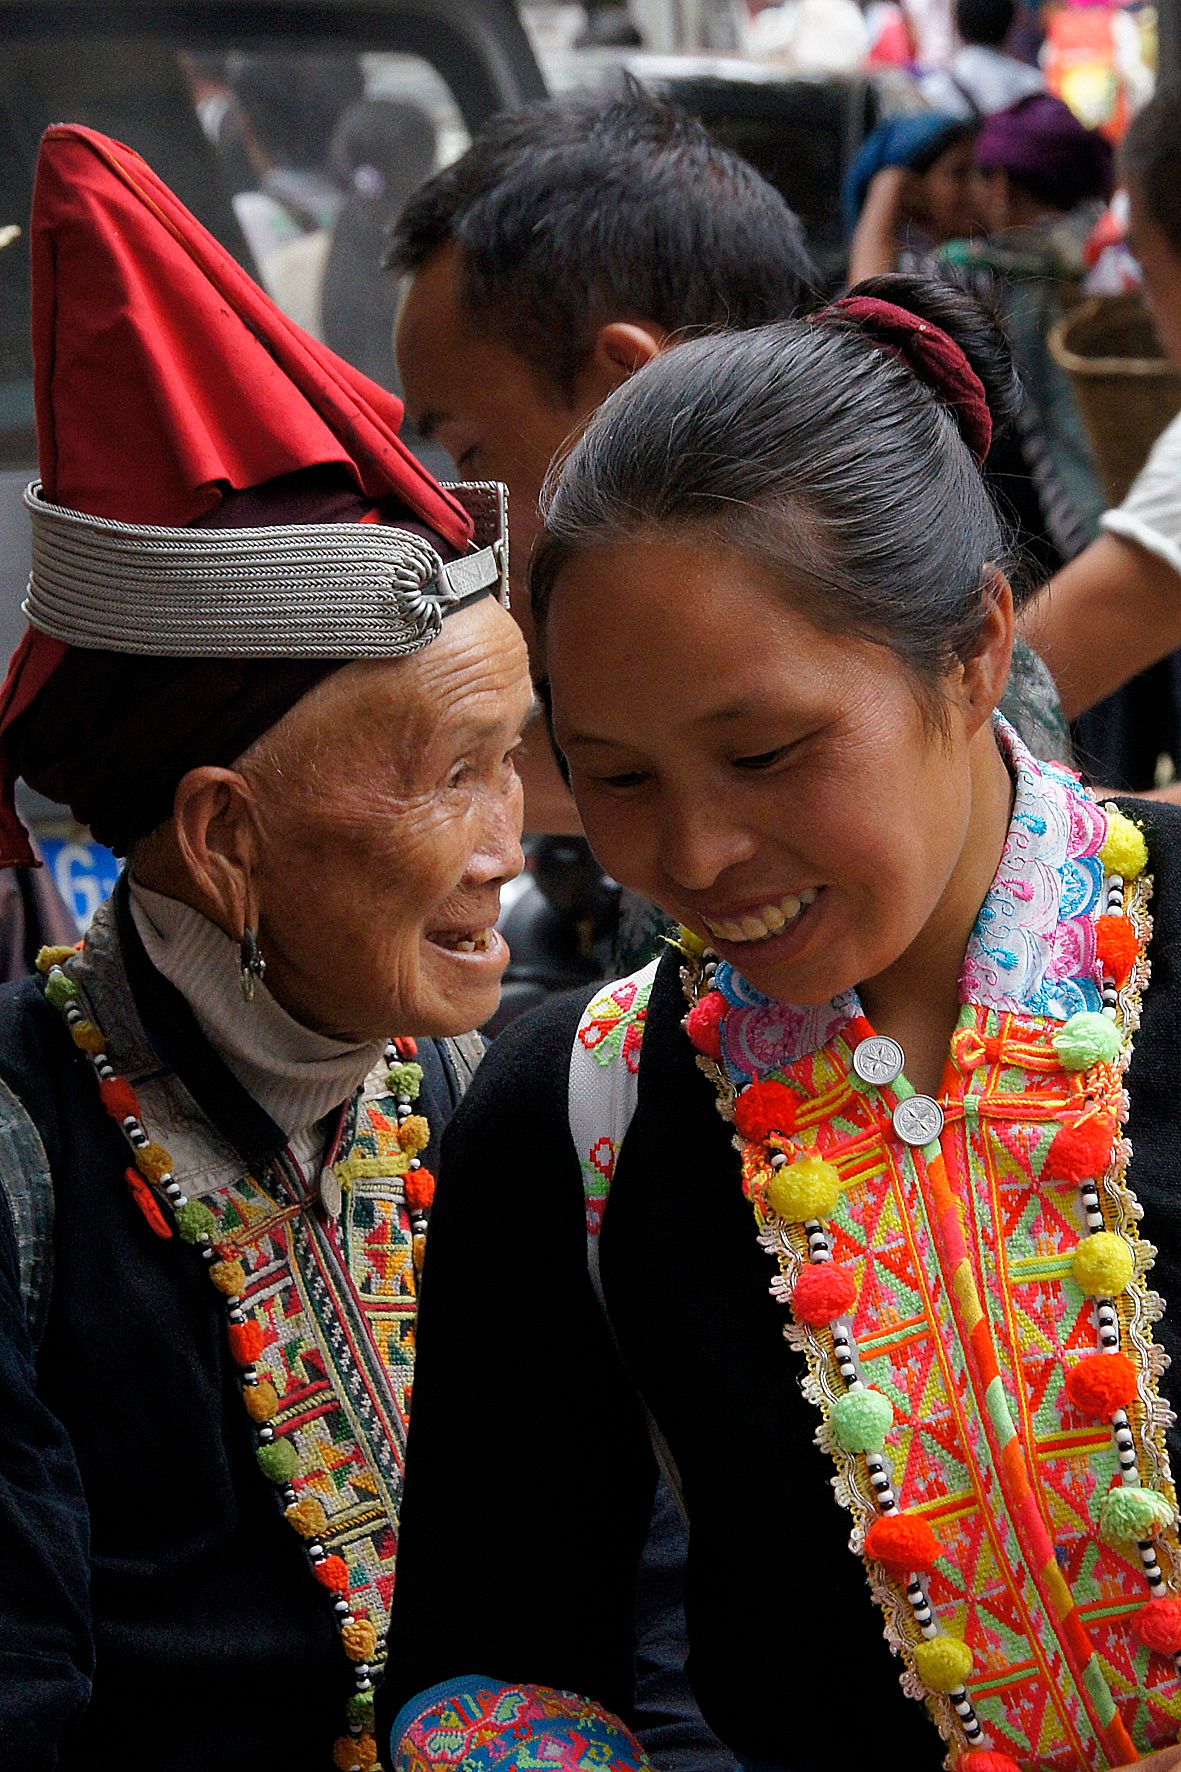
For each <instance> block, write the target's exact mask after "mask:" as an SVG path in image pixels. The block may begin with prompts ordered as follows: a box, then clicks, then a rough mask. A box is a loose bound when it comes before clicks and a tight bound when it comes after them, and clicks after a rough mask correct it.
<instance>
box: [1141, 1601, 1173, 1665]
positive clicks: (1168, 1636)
mask: <svg viewBox="0 0 1181 1772" xmlns="http://www.w3.org/2000/svg"><path fill="white" fill-rule="evenodd" d="M1132 1629H1133V1630H1134V1631H1135V1633H1136V1635H1137V1636H1138V1637H1139V1639H1140V1641H1141V1642H1142V1643H1143V1644H1144V1645H1145V1647H1146V1648H1148V1649H1154V1650H1155V1651H1156V1653H1157V1654H1158V1655H1177V1654H1179V1653H1181V1600H1177V1599H1172V1598H1170V1597H1168V1596H1167V1595H1166V1596H1162V1598H1161V1599H1159V1600H1150V1601H1149V1602H1148V1604H1147V1606H1141V1608H1140V1610H1139V1612H1136V1613H1134V1614H1133V1617H1132Z"/></svg>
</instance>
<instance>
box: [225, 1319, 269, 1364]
mask: <svg viewBox="0 0 1181 1772" xmlns="http://www.w3.org/2000/svg"><path fill="white" fill-rule="evenodd" d="M229 1338H230V1352H231V1354H233V1356H234V1358H235V1360H236V1361H237V1362H238V1364H239V1366H253V1364H254V1362H255V1360H257V1358H258V1356H259V1354H261V1352H262V1350H263V1346H264V1343H265V1341H266V1337H265V1336H264V1334H263V1328H262V1324H261V1323H231V1324H230V1327H229Z"/></svg>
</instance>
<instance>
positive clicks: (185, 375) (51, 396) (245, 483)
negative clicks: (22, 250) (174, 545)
mask: <svg viewBox="0 0 1181 1772" xmlns="http://www.w3.org/2000/svg"><path fill="white" fill-rule="evenodd" d="M31 232H32V239H31V254H32V265H33V356H34V362H35V365H36V369H35V375H36V389H35V392H36V402H37V433H38V443H39V449H40V458H41V479H42V482H43V483H44V486H45V490H46V494H47V496H48V497H49V498H51V499H53V500H54V501H55V502H56V503H58V504H64V505H68V506H69V507H70V508H71V509H72V510H79V511H87V512H89V513H90V515H92V516H96V517H113V518H116V519H117V520H119V521H121V522H124V523H132V522H134V523H165V524H184V523H192V522H193V521H194V520H195V519H196V518H198V517H201V516H203V515H204V514H205V513H206V512H208V511H210V510H212V509H213V508H214V507H215V506H216V505H217V504H218V503H219V502H220V500H221V497H222V494H223V492H224V491H226V490H227V489H228V488H236V489H238V490H244V489H245V488H247V487H251V486H260V485H262V484H263V483H264V482H265V481H267V480H275V479H278V478H279V477H280V476H281V475H284V474H291V473H294V472H296V471H298V470H299V469H301V468H308V467H314V466H323V465H327V464H329V463H339V464H341V465H342V466H343V467H345V468H346V469H347V470H348V471H349V472H350V473H352V474H353V475H354V476H355V478H356V482H357V485H358V487H359V488H360V490H361V491H362V492H364V493H366V494H367V495H368V496H369V497H370V498H371V499H373V501H374V502H375V503H377V502H379V501H380V500H382V499H384V498H388V497H391V496H393V497H396V498H398V499H400V500H402V501H403V502H404V503H406V504H407V505H408V506H409V507H410V508H411V510H412V511H414V512H415V513H416V514H417V515H418V516H420V517H421V518H422V519H423V520H424V521H425V522H427V523H429V524H430V525H431V527H432V528H434V529H437V530H438V531H439V533H440V534H441V535H442V536H443V537H444V538H445V539H446V540H447V541H449V542H451V543H452V544H453V545H454V546H456V547H460V548H463V547H465V546H466V544H467V543H468V542H469V541H470V540H471V536H472V524H471V520H470V518H469V517H468V516H467V514H466V513H465V512H464V511H463V510H462V509H461V507H460V506H459V505H458V504H457V503H456V501H455V500H454V499H453V498H451V497H450V496H449V494H447V493H445V492H444V491H443V489H442V488H441V487H440V486H439V485H438V483H437V482H436V481H435V480H434V479H433V478H432V476H431V475H430V474H428V473H427V471H426V469H425V468H424V467H422V466H421V464H420V463H419V462H417V461H416V460H415V459H414V457H413V456H412V455H411V453H410V451H409V450H408V449H407V448H406V446H405V444H404V443H402V442H401V441H400V439H399V437H398V435H397V432H398V427H399V425H400V424H401V422H402V402H401V401H400V400H398V399H396V398H395V397H394V395H393V394H389V393H387V392H386V391H385V389H383V388H379V387H378V386H377V384H376V383H375V382H371V381H370V380H369V379H368V378H367V377H366V376H363V375H361V374H359V373H358V371H357V370H355V369H352V368H350V367H349V365H348V364H346V363H344V362H343V361H342V360H341V359H340V358H339V357H337V356H334V354H333V353H332V352H331V351H329V350H326V349H325V347H324V346H323V345H321V344H318V343H317V342H316V341H315V340H314V339H312V338H309V336H308V335H307V333H305V332H303V331H301V329H300V328H299V327H298V326H296V324H295V323H294V321H292V320H289V319H288V318H287V316H286V315H285V314H283V313H282V312H281V311H280V310H279V309H278V308H277V307H276V306H275V304H274V302H272V301H271V300H270V298H269V297H268V296H266V295H264V293H263V291H262V290H261V289H260V288H259V287H258V285H257V284H256V283H255V282H254V280H253V279H252V278H251V277H250V276H248V275H247V273H246V272H245V271H244V270H243V269H242V267H241V265H239V264H238V263H237V261H236V260H235V259H233V258H231V257H230V255H229V253H228V252H226V250H225V249H224V247H222V246H219V245H218V243H217V241H216V240H215V239H214V238H213V236H212V235H211V234H209V233H207V232H206V230H205V229H204V228H203V227H202V226H201V224H200V223H199V222H198V221H197V220H196V219H195V218H194V217H193V216H192V215H190V214H189V212H188V210H187V209H185V207H184V205H183V204H182V203H181V202H180V201H179V200H178V199H177V198H176V197H175V196H174V195H173V194H172V192H171V191H170V190H169V189H168V187H167V185H165V184H163V183H162V182H161V181H160V179H158V178H157V177H156V175H155V173H154V172H153V171H152V169H151V167H150V166H148V165H147V163H146V162H145V161H144V160H141V159H140V157H139V155H138V154H136V153H134V152H133V151H132V149H130V148H126V147H123V146H122V145H121V144H120V143H119V142H114V141H111V140H110V139H109V137H107V136H104V135H100V134H99V133H98V131H97V130H93V129H83V128H81V127H80V126H79V125H78V124H73V123H62V124H57V125H55V126H54V127H53V128H52V129H49V130H47V131H46V134H45V137H44V139H43V141H42V145H41V157H40V160H39V162H38V166H37V182H36V186H35V188H34V194H33V219H32V230H31ZM115 414H117V415H118V423H117V424H115V423H113V422H112V419H113V417H114V415H115Z"/></svg>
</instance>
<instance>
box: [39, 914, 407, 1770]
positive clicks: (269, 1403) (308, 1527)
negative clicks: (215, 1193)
mask: <svg viewBox="0 0 1181 1772" xmlns="http://www.w3.org/2000/svg"><path fill="white" fill-rule="evenodd" d="M76 953H77V950H76V949H74V948H69V947H48V948H42V950H41V952H40V953H39V955H38V956H37V968H38V971H39V972H40V973H41V974H42V975H43V977H44V980H45V983H44V989H45V995H46V997H47V998H48V999H49V1001H50V1002H51V1003H52V1004H53V1005H54V1007H55V1008H57V1009H59V1010H60V1011H61V1013H62V1015H63V1017H64V1019H65V1022H66V1026H67V1027H68V1029H69V1033H70V1037H71V1039H72V1040H73V1042H74V1044H75V1046H77V1047H78V1048H79V1049H80V1050H81V1051H82V1052H84V1053H85V1054H86V1055H87V1057H88V1058H89V1060H90V1063H91V1066H92V1068H93V1070H94V1073H95V1076H96V1078H97V1081H98V1088H99V1094H100V1097H101V1099H102V1104H103V1106H104V1108H105V1109H106V1111H107V1113H108V1114H109V1115H110V1117H111V1118H112V1119H113V1120H114V1122H115V1123H116V1125H117V1126H118V1128H119V1130H120V1132H121V1133H122V1135H123V1137H124V1138H125V1139H126V1141H127V1144H128V1145H129V1146H130V1149H131V1156H132V1163H131V1165H130V1166H129V1167H128V1168H127V1170H126V1172H125V1179H126V1182H127V1186H128V1188H129V1190H130V1192H131V1196H132V1199H133V1200H134V1202H135V1204H136V1206H137V1207H138V1209H139V1211H140V1212H141V1213H142V1214H143V1217H144V1218H145V1220H146V1221H147V1223H148V1225H149V1226H150V1227H151V1229H152V1231H153V1232H154V1233H155V1235H156V1236H157V1237H159V1238H161V1239H162V1240H165V1241H167V1240H170V1239H172V1238H174V1237H175V1238H179V1240H180V1241H181V1242H182V1243H187V1244H189V1245H191V1246H192V1247H193V1248H194V1249H195V1250H196V1252H197V1253H198V1254H199V1256H200V1258H201V1260H202V1261H203V1263H204V1264H205V1265H206V1271H207V1273H208V1275H209V1278H210V1281H211V1282H212V1284H213V1286H214V1287H215V1288H216V1290H217V1292H218V1293H219V1294H220V1296H221V1298H222V1301H223V1304H224V1307H225V1312H226V1336H227V1341H228V1345H229V1350H230V1354H231V1357H232V1359H233V1361H234V1363H235V1365H236V1367H237V1368H238V1379H239V1383H240V1385H241V1388H242V1400H243V1403H244V1405H245V1409H246V1413H247V1416H248V1417H249V1419H250V1422H251V1424H252V1426H253V1430H254V1437H255V1458H256V1460H257V1463H258V1466H259V1469H260V1470H261V1471H262V1473H263V1475H264V1476H265V1477H266V1478H267V1479H268V1480H269V1481H270V1482H271V1483H273V1484H274V1485H275V1487H276V1489H277V1490H278V1493H279V1497H280V1500H281V1503H282V1507H283V1513H284V1517H285V1518H286V1520H287V1522H288V1524H289V1525H290V1526H291V1527H292V1529H293V1530H294V1531H295V1532H296V1533H297V1534H298V1535H299V1537H300V1538H301V1539H302V1541H303V1544H304V1549H305V1551H306V1554H307V1558H308V1565H309V1569H310V1571H311V1574H312V1576H313V1578H314V1579H315V1580H316V1582H317V1583H318V1584H319V1585H320V1586H321V1587H322V1588H324V1589H325V1590H326V1592H327V1594H328V1595H329V1598H330V1601H331V1604H332V1609H333V1613H334V1616H335V1618H336V1623H337V1626H338V1629H339V1633H340V1640H341V1644H342V1647H343V1649H344V1652H345V1654H346V1656H347V1657H348V1659H349V1661H350V1663H351V1664H352V1671H353V1684H354V1689H353V1692H352V1694H351V1695H350V1697H349V1699H348V1700H347V1703H346V1716H347V1733H346V1734H344V1735H342V1736H341V1737H339V1739H338V1740H337V1741H336V1743H335V1745H334V1748H333V1764H334V1766H335V1767H336V1768H337V1769H338V1772H370V1768H372V1767H374V1766H376V1765H377V1764H378V1757H379V1756H378V1751H377V1743H376V1740H375V1738H374V1735H373V1700H374V1682H373V1677H372V1676H373V1672H374V1668H373V1662H374V1660H375V1658H376V1657H377V1656H378V1655H379V1654H381V1653H384V1637H383V1634H382V1633H381V1632H379V1630H378V1628H377V1626H376V1625H375V1624H374V1623H373V1622H372V1620H371V1619H369V1618H366V1617H359V1616H357V1615H356V1614H355V1613H354V1611H353V1609H352V1606H351V1605H350V1600H349V1569H348V1564H347V1563H346V1562H345V1560H344V1558H343V1557H341V1556H336V1555H330V1554H329V1553H328V1551H327V1550H326V1548H325V1545H324V1543H323V1541H322V1534H323V1533H324V1531H325V1527H326V1525H327V1516H326V1514H325V1510H324V1507H323V1504H322V1503H321V1502H320V1501H318V1500H317V1499H316V1498H315V1497H314V1496H312V1495H307V1496H303V1497H301V1496H300V1494H299V1493H298V1490H297V1488H296V1480H297V1478H298V1476H299V1472H300V1456H299V1453H298V1451H297V1449H296V1447H295V1445H294V1444H293V1443H292V1441H291V1440H290V1439H289V1438H287V1437H285V1436H284V1435H282V1434H281V1433H278V1432H276V1429H275V1427H274V1426H273V1425H272V1423H273V1422H274V1419H275V1417H276V1416H277V1415H278V1413H279V1410H280V1399H279V1396H278V1393H277V1391H276V1389H275V1386H274V1384H273V1383H271V1381H270V1380H269V1379H267V1378H266V1377H264V1376H262V1375H261V1374H260V1373H259V1370H258V1367H257V1365H256V1362H257V1361H258V1359H259V1356H260V1355H261V1353H262V1352H263V1348H264V1345H265V1333H264V1329H263V1326H262V1323H261V1322H260V1321H258V1320H257V1318H255V1317H253V1316H252V1315H251V1314H250V1312H249V1310H248V1308H247V1306H246V1303H245V1298H244V1295H245V1293H246V1291H247V1286H248V1280H249V1275H248V1272H247V1269H246V1266H245V1263H244V1262H243V1260H242V1258H241V1256H240V1254H234V1253H232V1252H228V1251H224V1250H220V1249H219V1247H218V1242H217V1231H218V1221H217V1217H216V1214H215V1213H214V1212H213V1211H212V1209H211V1208H210V1207H209V1206H208V1205H207V1204H206V1203H205V1202H204V1201H202V1200H190V1199H189V1198H188V1197H187V1195H186V1194H185V1192H184V1189H183V1187H182V1186H181V1184H180V1183H179V1181H177V1179H176V1177H175V1176H174V1174H173V1163H172V1157H171V1155H170V1153H169V1152H168V1150H167V1149H166V1147H165V1146H164V1145H163V1144H160V1143H158V1142H157V1141H155V1140H154V1139H152V1138H151V1137H150V1135H149V1133H148V1131H147V1129H146V1128H145V1126H144V1123H143V1118H142V1114H141V1110H140V1103H139V1099H138V1096H137V1095H136V1092H135V1090H134V1089H133V1088H132V1086H131V1084H130V1083H129V1082H128V1081H127V1079H126V1078H124V1077H120V1076H119V1075H117V1073H116V1071H115V1068H114V1066H113V1065H112V1063H111V1061H110V1059H109V1057H108V1056H107V1041H106V1038H105V1036H104V1034H103V1032H102V1030H101V1028H99V1027H98V1025H97V1024H96V1023H95V1022H94V1021H93V1020H92V1019H91V1018H90V1017H89V1016H88V1015H87V1014H86V1012H85V1009H84V1007H83V1004H82V1000H81V992H80V990H79V987H78V985H77V983H76V981H75V980H74V979H73V978H71V977H70V975H69V973H68V971H67V970H66V967H67V966H68V965H69V963H70V961H71V960H73V959H74V958H75V957H76ZM417 1050H418V1049H417V1045H416V1043H415V1042H414V1041H413V1040H410V1039H395V1040H391V1041H389V1042H388V1043H387V1045H386V1049H385V1062H386V1066H387V1071H386V1083H387V1085H388V1087H389V1089H390V1091H391V1093H392V1095H393V1096H394V1099H395V1101H396V1104H397V1121H398V1124H397V1142H398V1145H399V1146H400V1147H401V1150H402V1151H403V1152H404V1153H405V1156H406V1159H407V1165H406V1168H407V1172H406V1174H405V1178H404V1194H405V1201H406V1208H407V1212H408V1215H409V1218H410V1226H411V1233H412V1237H413V1262H414V1267H415V1270H416V1272H421V1268H422V1262H423V1256H424V1253H425V1248H426V1234H427V1226H428V1222H429V1218H430V1209H431V1205H432V1203H433V1200H434V1194H435V1179H434V1176H433V1175H432V1174H431V1172H430V1171H429V1170H428V1169H427V1168H426V1167H425V1166H424V1165H423V1162H422V1158H421V1155H420V1153H421V1152H422V1151H424V1150H425V1149H426V1147H427V1145H428V1144H429V1142H430V1136H431V1133H430V1126H429V1124H428V1122H427V1120H426V1117H425V1116H424V1115H423V1114H420V1113H417V1112H416V1111H415V1107H414V1104H415V1102H416V1100H417V1099H418V1096H419V1093H420V1090H421V1086H422V1079H423V1071H422V1066H421V1065H420V1064H418V1063H417V1062H416V1059H417ZM373 1161H379V1160H378V1159H367V1158H359V1159H356V1158H355V1159H352V1162H351V1164H350V1163H344V1164H342V1165H340V1169H341V1170H342V1171H343V1173H341V1174H340V1182H341V1185H343V1186H345V1187H347V1186H349V1184H350V1180H351V1176H350V1173H349V1171H350V1169H354V1170H358V1171H361V1170H363V1168H364V1166H365V1165H366V1164H367V1163H369V1162H373Z"/></svg>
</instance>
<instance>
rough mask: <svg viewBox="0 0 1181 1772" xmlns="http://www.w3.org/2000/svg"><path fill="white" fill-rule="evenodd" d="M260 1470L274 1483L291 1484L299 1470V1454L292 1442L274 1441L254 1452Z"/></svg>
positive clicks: (257, 1448) (258, 1447)
mask: <svg viewBox="0 0 1181 1772" xmlns="http://www.w3.org/2000/svg"><path fill="white" fill-rule="evenodd" d="M254 1456H255V1458H257V1460H258V1468H259V1470H260V1471H261V1472H262V1474H263V1476H264V1477H267V1478H269V1479H270V1481H271V1482H272V1483H289V1482H290V1481H291V1479H292V1477H293V1476H295V1474H296V1472H297V1471H298V1470H299V1453H298V1452H297V1451H296V1450H295V1447H294V1446H293V1445H292V1444H291V1441H290V1440H272V1441H271V1442H270V1444H269V1445H266V1446H257V1447H256V1448H255V1452H254Z"/></svg>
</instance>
